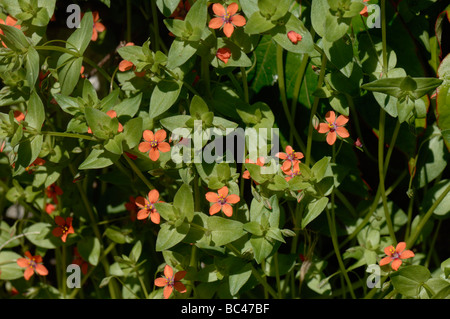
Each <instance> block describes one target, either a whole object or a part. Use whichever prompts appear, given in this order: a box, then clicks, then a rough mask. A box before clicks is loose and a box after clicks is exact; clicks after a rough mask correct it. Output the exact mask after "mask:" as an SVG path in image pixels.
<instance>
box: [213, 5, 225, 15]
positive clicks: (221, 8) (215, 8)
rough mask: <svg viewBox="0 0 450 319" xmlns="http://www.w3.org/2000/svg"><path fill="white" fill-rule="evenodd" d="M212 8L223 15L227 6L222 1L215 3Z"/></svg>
mask: <svg viewBox="0 0 450 319" xmlns="http://www.w3.org/2000/svg"><path fill="white" fill-rule="evenodd" d="M212 9H213V12H214V14H215V15H217V16H219V17H223V16H224V15H225V8H224V7H223V5H221V4H220V3H214V4H213V6H212Z"/></svg>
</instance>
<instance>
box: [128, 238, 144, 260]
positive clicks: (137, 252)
mask: <svg viewBox="0 0 450 319" xmlns="http://www.w3.org/2000/svg"><path fill="white" fill-rule="evenodd" d="M141 253H142V241H140V240H138V241H137V242H136V244H134V246H133V248H132V249H131V252H130V259H131V260H132V261H134V262H137V261H138V260H139V257H140V256H141Z"/></svg>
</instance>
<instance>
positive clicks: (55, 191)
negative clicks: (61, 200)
mask: <svg viewBox="0 0 450 319" xmlns="http://www.w3.org/2000/svg"><path fill="white" fill-rule="evenodd" d="M45 192H46V194H47V197H48V198H51V199H52V200H53V202H54V203H55V204H58V197H57V196H61V195H62V194H63V193H64V192H63V190H62V189H61V187H59V186H58V185H56V184H55V183H53V184H51V185H50V186H48V187H47V189H46V190H45Z"/></svg>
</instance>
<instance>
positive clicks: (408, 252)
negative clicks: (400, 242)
mask: <svg viewBox="0 0 450 319" xmlns="http://www.w3.org/2000/svg"><path fill="white" fill-rule="evenodd" d="M414 256H415V255H414V253H413V252H412V250H404V251H403V252H402V253H401V254H400V259H408V258H412V257H414Z"/></svg>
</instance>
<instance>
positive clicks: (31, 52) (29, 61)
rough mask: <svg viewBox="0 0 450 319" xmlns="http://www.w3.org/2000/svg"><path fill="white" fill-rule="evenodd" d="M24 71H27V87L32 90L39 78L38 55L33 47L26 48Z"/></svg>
mask: <svg viewBox="0 0 450 319" xmlns="http://www.w3.org/2000/svg"><path fill="white" fill-rule="evenodd" d="M25 70H26V71H27V82H28V86H29V87H30V88H31V89H33V88H34V84H35V83H36V80H37V78H38V76H39V53H38V52H37V51H36V49H35V48H33V47H29V48H28V52H27V55H26V57H25Z"/></svg>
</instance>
